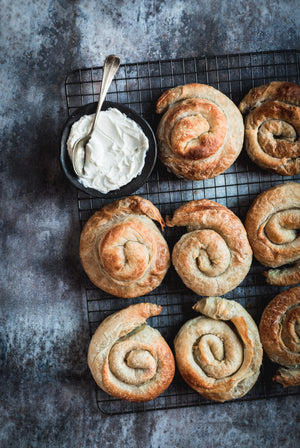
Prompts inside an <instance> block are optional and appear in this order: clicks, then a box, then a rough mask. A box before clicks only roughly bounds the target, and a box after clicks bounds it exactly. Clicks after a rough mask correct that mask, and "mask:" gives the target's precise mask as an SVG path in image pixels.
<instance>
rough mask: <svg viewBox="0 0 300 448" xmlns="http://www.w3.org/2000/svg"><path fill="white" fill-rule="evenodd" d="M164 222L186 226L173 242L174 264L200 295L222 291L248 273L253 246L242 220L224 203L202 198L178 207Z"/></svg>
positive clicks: (231, 287) (188, 284) (240, 280)
mask: <svg viewBox="0 0 300 448" xmlns="http://www.w3.org/2000/svg"><path fill="white" fill-rule="evenodd" d="M166 222H167V226H169V227H174V226H186V227H187V231H188V232H187V233H186V234H184V235H183V236H182V237H181V238H180V240H179V241H178V242H177V243H176V245H175V247H174V249H173V253H172V262H173V265H174V267H175V269H176V271H177V273H178V274H179V276H180V277H181V279H182V280H183V282H184V284H185V285H186V286H187V287H188V288H190V289H192V290H193V291H194V292H196V293H197V294H199V295H202V296H210V295H216V294H225V293H226V292H228V291H231V290H232V289H233V288H235V287H236V286H237V285H239V284H240V283H241V282H242V281H243V279H244V278H245V276H246V275H247V273H248V271H249V269H250V266H251V262H252V250H251V247H250V245H249V242H248V239H247V234H246V231H245V228H244V226H243V224H242V222H241V221H240V220H239V218H238V217H237V216H236V215H235V214H234V213H233V212H232V211H231V210H229V209H228V208H227V207H225V206H223V205H221V204H218V203H217V202H214V201H210V200H207V199H202V200H198V201H190V202H187V203H186V204H184V205H182V206H181V207H179V208H178V209H177V210H176V211H175V213H174V216H173V218H172V219H171V218H169V217H167V218H166Z"/></svg>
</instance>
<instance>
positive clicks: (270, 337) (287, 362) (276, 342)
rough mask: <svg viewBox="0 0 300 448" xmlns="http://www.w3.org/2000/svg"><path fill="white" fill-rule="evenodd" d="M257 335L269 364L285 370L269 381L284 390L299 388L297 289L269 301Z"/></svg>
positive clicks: (299, 308)
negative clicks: (276, 364)
mask: <svg viewBox="0 0 300 448" xmlns="http://www.w3.org/2000/svg"><path fill="white" fill-rule="evenodd" d="M259 334H260V338H261V342H262V345H263V348H264V350H265V351H266V353H267V355H268V357H269V358H270V359H271V361H273V362H276V363H278V364H280V365H282V366H285V367H287V369H279V370H278V372H277V373H276V375H275V377H274V378H273V379H274V380H275V381H278V382H279V383H281V384H282V385H283V386H284V387H287V386H297V385H300V287H295V288H291V289H288V290H286V291H283V292H281V293H280V294H278V295H277V296H276V297H275V298H274V299H273V300H271V302H270V303H269V304H268V305H267V307H266V308H265V310H264V312H263V314H262V317H261V321H260V324H259Z"/></svg>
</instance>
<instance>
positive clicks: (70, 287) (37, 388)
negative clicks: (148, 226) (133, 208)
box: [0, 0, 300, 448]
mask: <svg viewBox="0 0 300 448" xmlns="http://www.w3.org/2000/svg"><path fill="white" fill-rule="evenodd" d="M0 21H1V24H0V39H1V40H0V45H1V52H0V63H1V65H0V79H1V90H0V98H1V104H0V107H1V118H0V123H1V125H0V135H1V229H2V230H1V234H2V246H1V298H0V306H1V309H0V374H1V377H0V447H1V448H2V447H3V448H6V447H16V448H17V447H39V448H40V447H71V446H72V447H74V446H75V447H77V446H78V447H96V446H97V447H122V448H123V447H136V446H138V447H139V446H144V447H154V448H158V447H186V448H188V447H215V446H233V447H239V446H244V447H248V446H249V447H252V446H264V447H266V448H267V447H271V446H272V447H273V446H280V447H296V446H299V445H298V443H299V426H298V429H297V418H299V405H298V406H297V403H298V401H297V398H295V397H287V398H281V399H272V400H270V401H268V402H266V401H257V402H250V403H249V402H248V403H228V404H224V405H219V406H209V407H202V408H190V409H178V410H172V411H164V412H162V411H160V412H150V413H145V414H137V415H125V416H121V417H120V416H113V417H107V416H104V415H101V414H100V413H99V412H98V411H97V409H96V407H95V400H94V385H93V382H92V380H91V377H90V375H89V373H88V369H87V364H86V352H87V346H88V342H89V335H88V323H87V315H86V304H85V296H84V290H83V278H82V270H81V267H80V263H79V257H78V244H79V235H80V229H79V222H78V216H77V208H76V192H75V190H74V189H73V188H72V187H71V186H70V185H69V184H68V182H67V181H66V179H65V178H64V177H63V174H62V172H61V170H60V167H59V162H58V148H59V137H60V132H61V128H62V124H63V122H64V120H65V118H66V107H65V99H64V91H63V82H64V78H65V76H66V74H67V73H68V72H69V71H70V70H71V69H74V68H78V67H83V66H91V65H101V64H102V63H103V61H104V57H105V56H106V55H107V54H109V53H116V54H118V55H120V56H121V57H122V61H123V62H137V61H144V60H155V59H157V58H170V57H188V56H198V55H202V54H222V53H233V52H237V51H242V52H245V51H256V50H270V49H284V48H295V47H297V46H298V47H299V22H300V20H299V5H298V2H297V1H296V0H288V1H284V0H281V1H280V0H279V1H278V0H277V1H275V0H268V1H265V2H257V1H254V0H249V1H246V2H245V1H240V0H237V1H232V0H223V1H221V0H218V1H217V0H212V1H208V0H207V1H203V0H191V1H188V0H172V1H170V0H169V1H168V0H166V1H163V0H162V1H159V0H149V1H145V0H143V1H135V0H128V1H121V0H110V1H109V2H104V1H103V2H101V1H96V0H89V1H88V0H77V1H66V0H26V1H25V0H24V1H22V0H15V1H8V0H2V1H1V2H0ZM298 425H299V422H298Z"/></svg>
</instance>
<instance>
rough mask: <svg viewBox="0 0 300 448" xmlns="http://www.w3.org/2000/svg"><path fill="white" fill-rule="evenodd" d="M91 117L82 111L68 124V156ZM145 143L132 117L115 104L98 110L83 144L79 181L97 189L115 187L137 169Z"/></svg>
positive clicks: (83, 133)
mask: <svg viewBox="0 0 300 448" xmlns="http://www.w3.org/2000/svg"><path fill="white" fill-rule="evenodd" d="M93 117H94V115H84V116H83V117H81V118H80V119H79V120H78V121H76V122H75V123H74V124H73V125H72V128H71V132H70V135H69V138H68V141H67V148H68V153H69V156H70V158H71V160H72V153H73V146H74V144H75V142H76V141H77V140H78V139H79V138H80V137H83V136H84V135H86V134H87V133H88V132H89V130H90V128H91V125H92V120H93ZM148 147H149V142H148V139H147V137H146V136H145V134H144V133H143V131H142V129H141V128H140V126H139V125H138V124H137V123H136V122H135V121H133V120H131V119H130V118H128V117H127V116H126V115H125V114H122V113H121V112H120V111H119V110H118V109H115V108H111V109H108V110H106V111H102V112H100V117H99V119H98V121H97V126H96V128H95V129H94V132H93V134H92V137H91V139H90V141H89V142H88V144H87V145H86V159H85V165H84V172H85V175H84V177H80V178H79V181H80V182H81V183H82V184H83V185H84V186H85V187H89V188H94V189H96V190H98V191H100V192H101V193H107V192H109V191H112V190H116V189H118V188H120V187H122V186H123V185H126V184H128V183H129V182H130V181H131V180H132V179H134V178H135V177H136V176H138V175H139V174H140V173H141V171H142V169H143V166H144V164H145V156H146V152H147V149H148Z"/></svg>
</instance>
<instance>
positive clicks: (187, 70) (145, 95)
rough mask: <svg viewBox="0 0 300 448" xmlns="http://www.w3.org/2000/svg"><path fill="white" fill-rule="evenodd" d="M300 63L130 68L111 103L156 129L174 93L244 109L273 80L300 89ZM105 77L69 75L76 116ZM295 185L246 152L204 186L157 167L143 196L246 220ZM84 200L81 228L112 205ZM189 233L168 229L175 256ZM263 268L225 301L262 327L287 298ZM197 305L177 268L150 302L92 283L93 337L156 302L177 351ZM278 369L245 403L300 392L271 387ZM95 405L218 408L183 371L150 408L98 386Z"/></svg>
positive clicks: (169, 206) (277, 59)
mask: <svg viewBox="0 0 300 448" xmlns="http://www.w3.org/2000/svg"><path fill="white" fill-rule="evenodd" d="M299 63H300V52H299V51H296V50H287V51H270V52H260V53H247V54H235V55H225V56H213V57H200V58H190V59H177V60H171V59H170V60H163V61H153V62H143V63H135V64H124V65H121V67H120V69H119V71H118V73H117V75H116V78H115V80H114V81H113V83H112V85H111V87H110V90H109V93H108V95H107V100H109V101H116V102H120V103H123V104H125V105H127V106H129V107H131V108H132V109H134V110H135V111H136V112H137V113H139V114H140V115H142V116H143V117H144V118H145V119H146V120H147V121H148V122H149V123H150V125H151V126H152V128H153V129H154V130H156V127H157V123H158V120H159V117H157V116H156V114H155V103H156V100H157V99H158V97H159V96H160V94H161V93H162V92H163V91H165V90H167V89H168V88H171V87H174V86H176V85H181V84H186V83H189V82H199V83H206V84H209V85H211V86H213V87H215V88H217V89H219V90H221V91H222V92H223V93H225V94H226V95H228V96H229V97H230V98H231V99H232V100H233V101H234V102H235V103H236V104H238V103H239V101H240V100H241V99H242V97H243V96H244V95H245V94H246V93H247V92H248V91H249V89H250V88H252V87H255V86H258V85H261V84H265V83H268V82H271V81H273V80H287V81H291V82H295V83H299V81H300V75H299V73H300V70H299ZM101 78H102V68H101V67H94V68H85V69H80V70H76V71H74V72H72V73H71V74H69V75H68V77H67V78H66V82H65V89H66V100H67V106H68V113H69V115H72V113H73V112H74V111H75V110H76V109H77V108H78V107H80V106H82V105H85V104H88V103H90V102H94V101H97V99H98V93H99V89H100V82H101ZM290 180H297V181H299V180H300V177H299V176H294V177H289V178H286V177H285V178H284V177H282V176H279V175H276V174H270V173H268V172H266V171H263V170H261V169H260V168H259V167H258V166H256V165H254V164H253V163H252V162H251V161H250V159H249V158H248V156H247V155H246V154H245V151H242V154H241V155H240V156H239V158H238V159H237V161H236V162H235V163H234V164H233V165H232V166H231V167H230V168H229V169H228V170H227V171H226V172H225V173H224V174H221V175H219V176H217V177H216V178H215V179H208V180H204V181H184V180H180V179H178V178H177V177H176V176H174V175H173V174H171V173H168V172H167V170H166V169H165V167H164V166H162V165H161V164H160V163H159V162H158V163H157V165H156V167H155V169H154V171H153V173H152V175H151V176H150V179H149V180H148V182H147V183H146V184H145V185H144V186H143V187H142V188H140V189H139V190H138V191H137V192H136V194H138V195H141V196H143V197H145V198H147V199H149V200H150V201H151V202H153V203H154V204H155V205H156V206H157V207H158V209H159V210H160V212H161V214H162V216H166V215H172V214H173V212H174V211H175V209H176V208H178V207H179V206H180V205H181V204H183V203H185V202H187V201H190V200H193V199H203V198H207V199H212V200H215V201H217V202H219V203H221V204H224V205H225V206H227V207H229V208H230V209H231V210H232V211H233V212H234V213H236V214H237V215H238V216H239V217H240V218H241V219H242V220H244V218H245V215H246V212H247V210H248V208H249V206H250V204H251V202H252V201H253V199H254V198H255V197H256V196H257V194H259V193H260V192H261V191H264V190H266V189H268V188H270V187H272V186H274V185H277V184H280V183H282V182H286V181H290ZM77 198H78V212H79V219H80V223H81V226H82V227H83V225H84V224H85V222H86V221H87V220H88V218H89V217H90V216H91V215H92V214H93V213H94V212H95V211H96V210H98V209H99V208H101V207H102V206H103V205H105V204H106V203H108V202H109V201H107V200H104V199H101V198H94V197H91V196H89V195H86V194H85V193H83V192H81V191H79V190H78V195H77ZM183 232H184V230H183V229H179V228H168V229H166V231H165V234H164V235H165V238H166V240H167V242H168V244H169V247H170V250H172V248H173V246H174V244H175V243H176V241H178V239H179V238H180V236H181V234H182V233H183ZM262 270H263V267H262V266H261V265H260V264H259V263H258V262H257V261H255V260H254V261H253V265H252V267H251V270H250V273H249V274H248V276H247V277H246V279H245V280H244V281H243V283H242V284H241V285H240V286H238V287H237V288H236V289H235V290H233V291H231V292H229V293H227V294H226V295H225V296H224V297H226V298H230V299H234V300H236V301H238V302H239V303H241V304H242V305H243V306H245V308H246V309H247V310H248V312H249V313H250V314H251V315H252V317H253V318H254V320H255V321H256V323H257V324H258V323H259V320H260V317H261V314H262V311H263V309H264V308H265V306H266V305H267V303H268V302H269V301H270V300H271V299H272V298H273V297H275V295H276V294H278V293H279V292H280V288H278V287H274V286H270V285H266V282H265V280H264V277H263V276H262V275H261V271H262ZM197 300H198V297H197V296H196V294H194V293H193V292H192V291H190V290H188V289H187V288H186V287H185V286H184V284H183V283H182V282H181V280H180V278H179V277H178V276H177V274H176V273H175V270H174V268H172V267H171V268H170V270H169V272H168V274H167V276H166V278H165V279H164V281H163V282H162V284H161V285H160V286H159V287H158V288H157V289H155V290H154V291H152V292H151V293H150V294H148V295H147V296H143V297H139V298H137V299H130V300H128V299H118V298H115V297H113V296H111V295H109V294H107V293H105V292H103V291H101V290H99V289H98V288H96V287H95V286H94V285H93V284H92V283H91V282H90V281H89V279H88V278H87V277H86V301H87V313H88V319H89V325H90V333H91V335H92V334H93V333H94V331H95V330H96V328H97V326H98V325H99V323H100V322H101V321H102V320H103V319H104V318H105V317H107V316H108V315H109V314H112V313H113V312H116V311H118V310H120V309H121V308H124V307H126V306H128V305H130V304H133V303H138V302H142V301H143V302H144V301H150V302H153V303H158V304H160V305H162V306H163V311H162V313H161V315H159V316H156V317H153V318H151V319H150V321H149V324H150V325H151V326H153V327H154V328H157V329H158V330H159V331H160V332H161V333H162V335H163V336H164V337H165V339H166V340H167V342H168V343H169V344H170V346H171V348H172V349H173V339H174V336H175V335H176V333H177V332H178V330H179V328H180V327H181V326H182V325H183V323H184V322H186V321H187V320H188V319H190V318H192V317H195V316H196V313H195V312H193V311H192V309H191V307H192V305H193V304H194V303H195V302H196V301H197ZM277 367H278V366H276V365H275V364H273V363H271V362H270V361H269V360H268V359H267V358H266V356H265V357H264V362H263V366H262V369H261V374H260V377H259V380H258V382H257V383H256V385H255V386H254V387H253V389H252V390H251V391H250V392H249V393H248V394H247V395H246V396H245V397H243V398H241V399H239V400H238V401H244V400H254V399H260V398H270V397H278V396H286V395H294V394H298V393H299V392H300V390H299V388H286V389H283V388H282V387H281V386H280V385H279V384H277V383H274V382H273V381H272V376H273V375H274V373H275V371H276V369H277ZM96 400H97V405H98V408H99V409H100V410H101V411H102V412H104V413H108V414H120V413H130V412H138V411H145V410H159V409H160V410H162V409H171V408H178V407H186V406H198V405H204V404H216V403H215V402H212V401H210V400H207V399H206V398H204V397H202V396H200V395H199V394H197V393H196V392H194V391H193V390H192V389H191V388H190V387H189V386H187V385H186V384H185V382H184V381H183V380H182V378H181V377H180V375H179V374H178V373H176V375H175V378H174V381H173V383H172V384H171V386H170V387H169V388H168V390H167V391H165V392H164V393H163V394H162V395H161V396H160V397H158V398H156V399H155V400H152V401H150V402H148V403H128V402H125V401H121V400H117V399H115V398H112V397H110V396H108V395H107V394H106V393H104V392H103V391H102V390H101V389H99V388H96Z"/></svg>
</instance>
